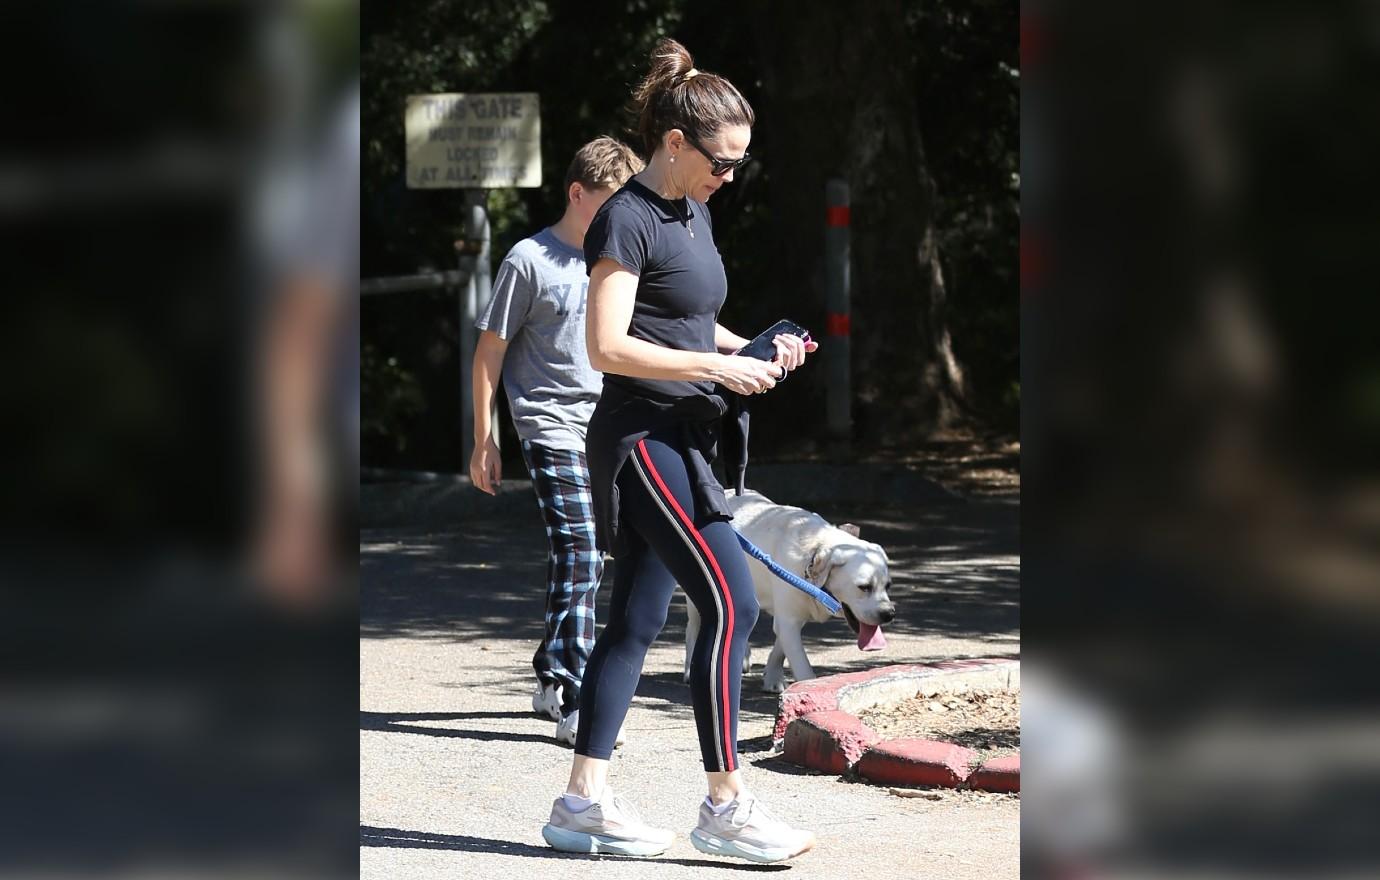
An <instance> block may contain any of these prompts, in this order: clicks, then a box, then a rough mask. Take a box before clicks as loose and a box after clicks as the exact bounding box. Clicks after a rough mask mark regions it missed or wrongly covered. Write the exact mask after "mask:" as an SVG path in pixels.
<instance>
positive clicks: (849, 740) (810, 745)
mask: <svg viewBox="0 0 1380 880" xmlns="http://www.w3.org/2000/svg"><path fill="white" fill-rule="evenodd" d="M881 740H882V738H881V737H880V736H879V735H878V734H877V733H876V732H875V731H874V730H872V728H870V727H868V726H867V725H866V724H863V723H862V722H861V721H859V720H858V718H857V716H855V715H849V714H848V713H847V712H839V711H826V712H812V713H810V714H809V715H806V716H805V717H803V718H797V719H796V720H795V723H793V724H792V725H791V726H790V728H789V729H788V730H787V731H786V751H785V758H786V760H787V761H790V762H791V763H792V764H799V765H800V766H802V767H809V768H810V769H812V770H823V771H825V772H826V773H843V772H845V771H847V770H848V768H849V767H851V766H853V764H855V763H856V762H857V760H858V759H859V758H860V757H862V755H863V753H864V752H866V751H867V749H868V748H869V747H870V746H872V745H874V744H875V743H879V742H881Z"/></svg>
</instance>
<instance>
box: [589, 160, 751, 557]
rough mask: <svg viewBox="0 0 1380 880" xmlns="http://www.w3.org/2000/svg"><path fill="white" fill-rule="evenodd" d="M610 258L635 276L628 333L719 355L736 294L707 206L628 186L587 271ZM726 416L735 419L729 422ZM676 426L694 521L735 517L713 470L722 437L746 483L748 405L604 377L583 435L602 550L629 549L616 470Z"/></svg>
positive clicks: (596, 232) (709, 392)
mask: <svg viewBox="0 0 1380 880" xmlns="http://www.w3.org/2000/svg"><path fill="white" fill-rule="evenodd" d="M687 212H688V214H687ZM687 216H688V219H689V227H690V228H693V229H694V232H695V234H694V235H693V236H692V235H691V234H690V228H687V224H686V220H687ZM604 258H610V259H613V260H614V261H615V262H617V263H618V264H619V265H621V266H623V267H624V268H625V269H627V270H628V271H630V272H634V273H636V274H637V300H636V302H635V303H634V305H633V315H632V320H631V322H630V323H629V326H628V333H629V335H631V336H633V337H634V338H637V339H642V340H645V341H647V342H651V343H653V344H655V345H660V346H664V347H666V348H673V349H677V350H680V351H703V352H712V351H715V348H714V324H715V323H716V322H717V321H718V317H719V309H720V308H722V307H723V304H724V299H725V298H726V297H727V295H728V279H727V277H726V276H725V274H724V263H723V259H722V258H720V256H719V251H718V249H717V248H716V247H715V246H714V227H713V225H712V223H711V221H710V218H709V209H708V207H706V206H705V204H704V203H703V202H696V201H693V200H690V199H680V200H678V201H671V200H668V199H663V198H662V197H661V196H659V195H657V194H656V193H654V192H652V191H651V190H650V189H648V188H647V187H645V186H643V185H642V184H640V183H638V182H637V181H635V180H630V181H628V184H627V186H624V187H623V188H622V189H620V190H619V191H618V192H616V193H614V194H613V195H612V196H610V197H609V199H608V201H607V202H605V203H604V204H603V206H602V207H600V209H599V212H598V213H597V214H595V215H594V220H593V222H592V223H590V227H589V231H588V232H586V233H585V265H586V268H587V270H593V268H594V265H595V264H596V263H598V262H599V260H601V259H604ZM725 413H730V414H731V415H732V418H730V419H722V417H723V416H724V414H725ZM725 427H727V428H729V429H730V430H728V431H724V428H725ZM668 428H675V430H673V431H669V432H668V433H667V436H670V437H672V438H673V442H675V443H676V445H677V446H678V447H679V449H680V452H681V455H682V456H683V457H684V459H685V467H686V472H687V473H688V474H689V476H690V488H691V492H692V493H693V495H694V504H693V505H692V506H693V508H694V510H695V516H696V519H697V522H696V524H697V525H701V524H703V522H706V521H708V520H711V519H725V520H727V519H732V518H733V514H732V512H731V511H730V510H729V509H728V502H727V500H726V499H725V497H724V490H723V487H722V486H720V485H719V482H718V480H717V479H716V478H715V476H714V472H713V470H712V467H711V466H712V464H713V462H714V460H715V458H716V457H718V454H719V446H720V440H721V439H722V440H723V441H724V443H723V445H724V446H725V447H726V450H727V451H728V452H729V455H728V458H729V461H728V462H727V467H728V471H729V473H730V475H732V476H733V477H734V478H735V480H734V482H735V483H736V484H737V485H738V486H739V487H741V485H742V479H743V478H742V475H743V470H744V468H745V467H746V465H747V415H746V410H745V408H744V406H743V401H741V399H739V398H738V397H737V395H734V394H731V393H730V392H727V391H724V390H723V389H719V388H717V387H716V386H715V385H714V383H713V382H686V381H670V380H659V379H634V378H631V377H629V376H616V375H613V374H610V373H605V374H604V390H603V393H602V394H601V395H600V397H599V403H598V405H597V406H595V408H594V414H593V415H592V416H591V417H590V420H589V429H588V433H587V434H586V437H585V451H586V458H587V461H588V463H589V478H590V495H591V500H592V507H593V511H594V519H595V544H596V546H597V547H598V548H599V549H600V550H608V551H610V552H611V553H613V555H614V556H616V557H617V556H622V555H623V554H624V552H625V551H626V550H627V547H628V544H627V541H626V535H625V533H624V532H623V530H622V528H621V526H622V523H621V521H620V518H619V506H620V505H619V500H618V495H619V492H618V485H617V480H618V472H619V471H620V470H622V467H623V464H624V462H626V461H627V459H628V456H629V454H630V453H631V451H632V448H633V446H635V445H636V444H637V442H638V441H639V440H641V439H642V438H644V437H646V436H647V435H648V434H649V433H651V432H653V431H663V430H665V429H668Z"/></svg>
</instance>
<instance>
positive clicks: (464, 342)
mask: <svg viewBox="0 0 1380 880" xmlns="http://www.w3.org/2000/svg"><path fill="white" fill-rule="evenodd" d="M488 196H489V193H488V191H487V190H482V189H469V190H465V203H466V206H467V211H468V216H467V218H466V219H467V221H468V222H467V228H466V230H465V243H464V247H463V248H462V249H461V252H460V270H461V271H462V272H465V273H466V274H468V276H469V278H468V280H467V281H466V283H465V286H464V288H463V289H462V290H461V291H460V421H461V425H460V454H461V465H460V467H461V470H462V471H467V470H468V469H469V466H470V456H471V455H473V454H474V389H473V387H472V386H471V380H472V376H473V365H474V349H475V345H476V343H477V342H478V341H479V331H478V330H476V329H475V327H474V322H475V319H476V318H478V317H479V310H480V309H481V308H483V307H484V306H487V305H488V304H489V296H490V290H489V215H488V212H487V211H486V210H485V205H486V204H487V202H488ZM495 433H497V432H495Z"/></svg>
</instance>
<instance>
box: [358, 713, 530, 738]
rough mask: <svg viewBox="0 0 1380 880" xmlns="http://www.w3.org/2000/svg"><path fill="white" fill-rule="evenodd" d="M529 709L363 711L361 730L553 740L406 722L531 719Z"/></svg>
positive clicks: (440, 735) (444, 735)
mask: <svg viewBox="0 0 1380 880" xmlns="http://www.w3.org/2000/svg"><path fill="white" fill-rule="evenodd" d="M528 717H530V713H528V712H400V713H392V712H360V713H359V729H360V730H380V731H383V732H385V733H417V734H421V735H422V736H439V737H447V738H452V739H477V740H481V741H483V742H494V741H503V742H534V743H553V742H555V740H553V739H552V738H551V737H549V736H543V735H541V734H536V733H512V732H510V731H504V730H467V729H462V728H455V727H427V726H425V725H418V724H405V723H403V722H405V721H421V720H427V721H447V720H459V719H464V718H528Z"/></svg>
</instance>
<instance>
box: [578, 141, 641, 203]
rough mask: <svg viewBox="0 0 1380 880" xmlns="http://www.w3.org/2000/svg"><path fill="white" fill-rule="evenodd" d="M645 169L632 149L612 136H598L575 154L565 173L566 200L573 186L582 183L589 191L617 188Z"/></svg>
mask: <svg viewBox="0 0 1380 880" xmlns="http://www.w3.org/2000/svg"><path fill="white" fill-rule="evenodd" d="M642 168H643V163H642V160H641V159H639V158H637V154H636V153H634V152H633V151H632V148H631V147H629V146H628V145H627V144H625V143H623V142H622V141H620V140H616V139H614V138H611V137H607V136H606V137H597V138H595V139H594V140H592V141H590V142H589V143H587V144H585V145H584V146H583V147H580V149H578V150H576V151H575V158H574V159H571V160H570V168H569V169H568V170H567V171H566V172H565V192H566V198H569V197H570V185H571V184H572V183H577V182H578V183H580V184H582V185H584V186H585V187H587V188H590V189H597V188H600V187H605V186H606V187H609V188H611V189H617V188H618V187H620V186H622V185H623V184H625V183H627V182H628V178H629V177H632V176H633V175H634V174H636V173H637V172H639V171H641V170H642Z"/></svg>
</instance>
